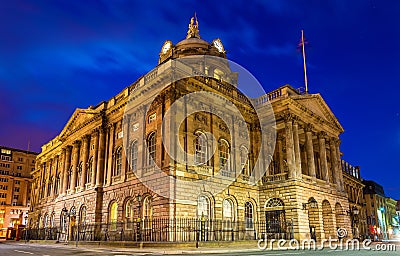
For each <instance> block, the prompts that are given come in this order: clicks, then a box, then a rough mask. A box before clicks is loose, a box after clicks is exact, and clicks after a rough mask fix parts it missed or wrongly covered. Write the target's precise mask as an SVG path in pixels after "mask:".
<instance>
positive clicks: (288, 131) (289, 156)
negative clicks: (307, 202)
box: [284, 114, 296, 178]
mask: <svg viewBox="0 0 400 256" xmlns="http://www.w3.org/2000/svg"><path fill="white" fill-rule="evenodd" d="M284 119H285V137H286V162H287V165H288V169H289V178H295V177H296V169H295V153H294V142H293V116H292V115H291V114H286V115H284Z"/></svg>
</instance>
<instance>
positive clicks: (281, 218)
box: [264, 198, 289, 239]
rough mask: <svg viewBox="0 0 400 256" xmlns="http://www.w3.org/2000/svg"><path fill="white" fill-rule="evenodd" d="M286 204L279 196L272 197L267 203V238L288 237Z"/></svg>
mask: <svg viewBox="0 0 400 256" xmlns="http://www.w3.org/2000/svg"><path fill="white" fill-rule="evenodd" d="M284 206H285V204H284V203H283V201H282V200H281V199H279V198H271V199H269V200H268V201H267V202H266V203H265V207H264V208H265V235H266V238H268V239H270V238H274V239H288V235H289V232H288V228H287V223H286V215H285V209H284Z"/></svg>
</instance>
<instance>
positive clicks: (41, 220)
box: [38, 215, 43, 228]
mask: <svg viewBox="0 0 400 256" xmlns="http://www.w3.org/2000/svg"><path fill="white" fill-rule="evenodd" d="M38 227H39V228H43V217H42V215H39V217H38Z"/></svg>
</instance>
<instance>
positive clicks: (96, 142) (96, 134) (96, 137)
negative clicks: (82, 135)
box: [91, 130, 99, 187]
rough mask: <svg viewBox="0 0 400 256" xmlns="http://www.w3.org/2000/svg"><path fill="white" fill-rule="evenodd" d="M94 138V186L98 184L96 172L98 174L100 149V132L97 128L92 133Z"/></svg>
mask: <svg viewBox="0 0 400 256" xmlns="http://www.w3.org/2000/svg"><path fill="white" fill-rule="evenodd" d="M92 137H93V138H94V150H93V166H92V167H91V168H92V179H91V180H92V187H94V186H95V185H96V176H97V175H96V174H97V157H98V151H99V132H98V131H97V130H96V131H94V132H93V133H92Z"/></svg>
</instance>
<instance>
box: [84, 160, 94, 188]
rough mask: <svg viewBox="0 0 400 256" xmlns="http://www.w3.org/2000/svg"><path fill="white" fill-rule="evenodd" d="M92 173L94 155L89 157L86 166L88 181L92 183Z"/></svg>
mask: <svg viewBox="0 0 400 256" xmlns="http://www.w3.org/2000/svg"><path fill="white" fill-rule="evenodd" d="M92 175H93V157H91V158H90V159H89V161H88V162H87V168H86V183H87V184H88V183H89V184H90V183H92Z"/></svg>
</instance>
